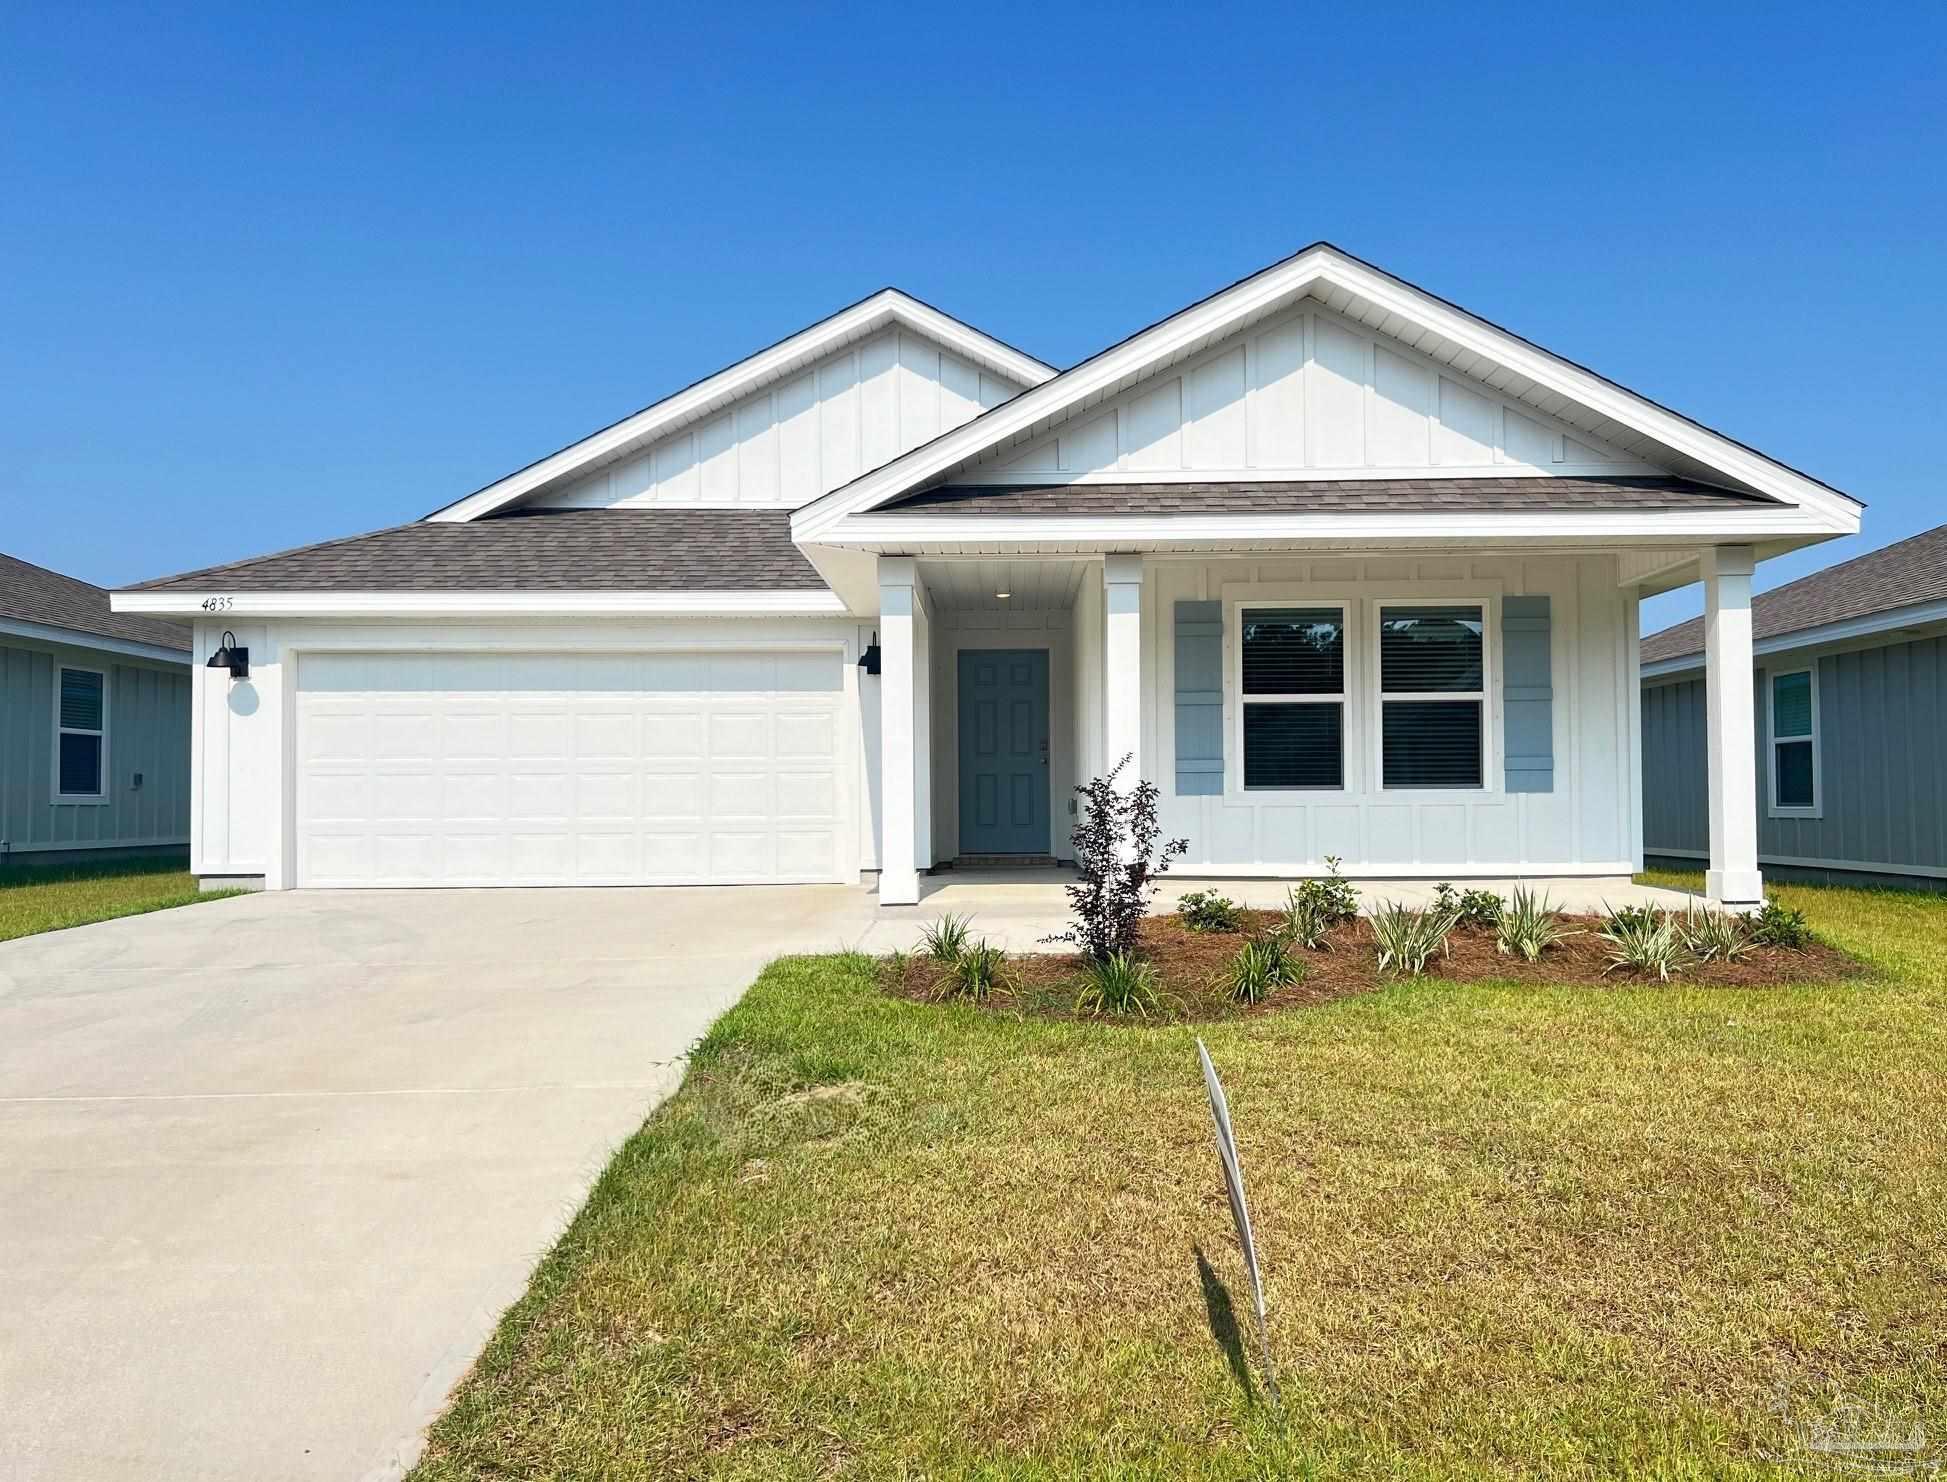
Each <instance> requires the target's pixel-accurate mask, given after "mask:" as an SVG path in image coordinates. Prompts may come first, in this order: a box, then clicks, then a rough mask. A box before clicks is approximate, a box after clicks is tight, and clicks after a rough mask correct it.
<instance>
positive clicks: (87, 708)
mask: <svg viewBox="0 0 1947 1482" xmlns="http://www.w3.org/2000/svg"><path fill="white" fill-rule="evenodd" d="M60 673H61V691H60V695H59V700H58V703H59V707H60V715H59V724H58V726H57V731H58V733H59V734H58V747H57V750H58V753H59V754H58V756H57V757H56V765H57V766H58V768H59V773H60V780H59V791H60V792H61V794H62V796H64V797H66V796H72V797H99V796H101V740H102V731H103V721H104V718H105V706H106V702H105V700H104V698H103V694H102V677H101V675H100V674H98V673H96V672H95V671H94V670H92V669H63V670H61V671H60Z"/></svg>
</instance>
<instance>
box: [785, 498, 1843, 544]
mask: <svg viewBox="0 0 1947 1482" xmlns="http://www.w3.org/2000/svg"><path fill="white" fill-rule="evenodd" d="M1821 532H1822V527H1821V526H1820V525H1819V524H1818V523H1817V522H1816V521H1811V520H1807V519H1806V518H1805V516H1804V513H1803V511H1801V510H1798V509H1796V508H1794V507H1793V506H1790V505H1774V506H1769V507H1766V506H1757V507H1753V508H1749V509H1738V510H1709V511H1699V512H1696V513H1689V512H1684V511H1672V510H1653V511H1629V510H1596V511H1583V510H1574V511H1550V512H1538V513H1532V514H1529V513H1522V514H1513V515H1510V514H1506V513H1504V512H1492V511H1483V512H1478V513H1476V512H1471V511H1460V512H1451V513H1449V512H1444V511H1442V512H1429V511H1418V512H1402V513H1399V514H1348V513H1346V512H1344V511H1336V512H1333V513H1329V514H1275V515H1273V514H1251V515H1239V514H1212V515H1195V514H1172V515H1072V516H1064V515H922V514H918V513H915V514H910V515H893V514H886V515H879V516H876V517H875V516H874V515H873V514H872V513H871V512H870V511H868V512H866V513H863V514H856V515H851V516H849V517H847V518H845V519H844V520H842V521H840V522H838V523H837V524H836V525H834V526H833V527H831V528H830V529H828V530H827V531H825V532H824V533H822V534H819V535H817V536H814V537H810V538H809V539H806V538H805V537H802V536H801V537H799V539H800V543H802V544H826V545H837V546H848V545H875V546H876V545H901V544H903V545H906V546H930V545H935V544H938V543H940V542H943V541H968V542H981V541H987V542H995V541H1087V542H1094V543H1095V545H1096V546H1097V547H1098V548H1101V549H1118V548H1123V549H1126V548H1129V546H1130V544H1131V542H1134V543H1138V544H1139V543H1142V542H1145V541H1178V540H1191V541H1211V540H1226V541H1258V540H1281V539H1282V540H1314V541H1315V540H1348V539H1354V540H1356V539H1364V538H1367V537H1372V538H1375V539H1389V538H1393V537H1398V536H1422V535H1430V536H1437V537H1440V538H1442V539H1449V540H1455V539H1463V540H1464V539H1478V540H1482V541H1487V542H1495V541H1505V540H1548V539H1555V538H1557V537H1564V536H1566V537H1570V538H1576V539H1580V538H1584V537H1587V538H1596V539H1626V540H1637V541H1642V542H1644V543H1646V544H1654V545H1667V544H1668V543H1669V542H1670V541H1672V540H1684V541H1690V540H1695V541H1698V542H1699V543H1709V542H1711V541H1748V540H1752V539H1754V538H1756V537H1759V536H1765V535H1784V536H1805V535H1816V534H1819V533H1821Z"/></svg>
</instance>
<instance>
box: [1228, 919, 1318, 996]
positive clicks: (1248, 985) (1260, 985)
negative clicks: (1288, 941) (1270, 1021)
mask: <svg viewBox="0 0 1947 1482" xmlns="http://www.w3.org/2000/svg"><path fill="white" fill-rule="evenodd" d="M1304 975H1305V965H1304V963H1302V962H1296V961H1293V960H1292V958H1291V956H1290V955H1289V954H1288V953H1287V952H1286V950H1285V944H1284V938H1283V937H1281V936H1277V935H1272V934H1267V935H1265V936H1260V937H1253V938H1251V940H1250V941H1248V942H1246V943H1245V944H1244V945H1243V946H1242V947H1239V948H1238V949H1237V955H1236V956H1235V957H1233V958H1231V960H1230V996H1231V997H1232V998H1234V999H1236V1000H1237V1001H1238V1002H1239V1003H1263V1002H1264V1000H1265V999H1267V998H1269V997H1270V996H1271V994H1272V993H1274V992H1275V991H1276V990H1278V989H1280V988H1283V987H1285V986H1286V985H1287V984H1290V983H1295V982H1298V981H1299V980H1300V979H1301V978H1303V977H1304Z"/></svg>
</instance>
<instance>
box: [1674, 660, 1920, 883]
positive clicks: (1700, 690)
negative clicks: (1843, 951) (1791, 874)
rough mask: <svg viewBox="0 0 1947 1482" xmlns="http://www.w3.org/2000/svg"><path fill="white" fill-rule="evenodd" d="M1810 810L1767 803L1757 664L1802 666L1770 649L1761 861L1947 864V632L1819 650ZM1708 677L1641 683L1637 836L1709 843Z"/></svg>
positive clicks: (1843, 866)
mask: <svg viewBox="0 0 1947 1482" xmlns="http://www.w3.org/2000/svg"><path fill="white" fill-rule="evenodd" d="M1810 662H1811V663H1815V664H1816V667H1817V670H1818V722H1817V725H1818V735H1819V746H1818V751H1819V812H1820V814H1821V816H1820V817H1818V818H1774V817H1772V816H1771V809H1770V808H1769V806H1768V802H1769V792H1768V789H1769V787H1770V774H1769V768H1768V767H1767V764H1766V763H1767V754H1766V748H1767V747H1768V746H1769V744H1770V721H1771V716H1770V711H1769V707H1768V706H1767V705H1766V704H1765V690H1764V679H1763V671H1764V670H1766V669H1769V670H1774V671H1778V672H1783V671H1786V670H1791V669H1803V668H1806V667H1809V664H1808V660H1807V659H1805V658H1803V657H1800V656H1798V655H1794V654H1789V653H1785V654H1774V655H1770V656H1767V657H1766V658H1765V659H1764V660H1763V661H1762V663H1761V664H1760V666H1759V669H1760V672H1759V674H1758V675H1757V676H1755V677H1754V687H1755V692H1756V698H1757V707H1758V708H1757V728H1756V729H1757V743H1758V858H1759V862H1760V863H1761V864H1764V863H1785V864H1799V865H1807V866H1813V865H1815V866H1823V867H1826V868H1830V869H1836V870H1854V869H1859V868H1861V867H1862V866H1864V867H1875V868H1877V869H1878V870H1880V871H1883V872H1885V873H1888V874H1896V875H1897V874H1901V873H1912V874H1917V875H1926V874H1928V873H1930V872H1935V873H1937V872H1941V871H1947V639H1941V638H1923V639H1916V640H1913V641H1911V642H1906V643H1888V644H1882V645H1880V646H1878V647H1876V648H1862V649H1854V650H1850V651H1847V652H1844V653H1827V654H1821V655H1819V656H1818V657H1817V658H1816V660H1815V661H1810ZM1705 756H1706V753H1705V743H1704V682H1703V678H1702V676H1701V675H1699V676H1698V677H1696V678H1693V679H1687V680H1683V681H1681V682H1678V683H1674V684H1672V683H1656V682H1650V683H1647V684H1645V685H1644V688H1643V847H1644V850H1645V852H1647V853H1649V854H1698V855H1701V854H1705V853H1707V852H1708V851H1709V849H1710V837H1709V829H1708V823H1707V812H1706V809H1707V794H1708V789H1709V780H1708V774H1707V772H1706V770H1705Z"/></svg>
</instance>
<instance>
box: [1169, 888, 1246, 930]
mask: <svg viewBox="0 0 1947 1482" xmlns="http://www.w3.org/2000/svg"><path fill="white" fill-rule="evenodd" d="M1176 914H1177V915H1178V916H1180V917H1182V918H1183V925H1184V927H1185V928H1186V929H1187V930H1190V931H1236V930H1237V927H1238V924H1239V923H1240V922H1241V921H1242V920H1243V913H1242V912H1241V911H1239V910H1238V908H1237V902H1236V901H1234V900H1232V899H1231V898H1230V897H1229V896H1227V895H1219V894H1217V892H1216V891H1214V890H1192V891H1190V892H1189V893H1188V894H1186V895H1185V896H1184V897H1183V899H1181V900H1180V901H1178V902H1177V903H1176Z"/></svg>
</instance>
